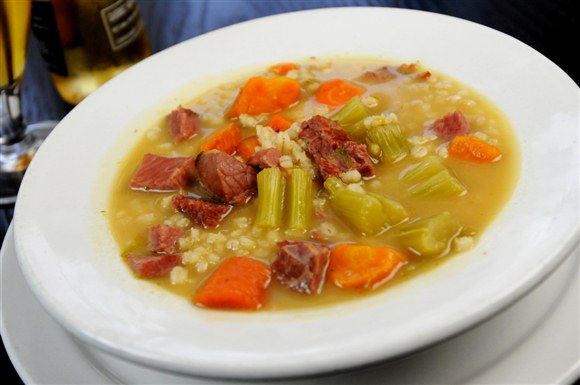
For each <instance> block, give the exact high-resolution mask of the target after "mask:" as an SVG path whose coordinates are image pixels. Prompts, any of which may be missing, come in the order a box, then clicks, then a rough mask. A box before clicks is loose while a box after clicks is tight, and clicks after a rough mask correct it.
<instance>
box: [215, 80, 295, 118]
mask: <svg viewBox="0 0 580 385" xmlns="http://www.w3.org/2000/svg"><path fill="white" fill-rule="evenodd" d="M300 92H301V89H300V83H298V81H296V80H294V79H290V78H287V77H284V76H277V77H273V78H265V77H253V78H250V79H249V80H248V81H247V82H246V84H245V85H244V86H243V87H242V89H241V90H240V92H239V93H238V96H237V97H236V100H235V101H234V103H233V105H232V106H231V108H230V110H229V111H228V113H227V116H228V118H236V117H238V116H239V115H240V114H249V115H259V114H264V113H271V112H276V111H279V110H283V109H285V108H288V107H289V106H291V105H292V104H294V103H296V102H297V101H298V99H299V98H300Z"/></svg>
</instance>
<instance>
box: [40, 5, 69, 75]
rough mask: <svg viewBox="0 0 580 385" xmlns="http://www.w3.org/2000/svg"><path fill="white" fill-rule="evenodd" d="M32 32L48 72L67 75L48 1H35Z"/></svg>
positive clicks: (51, 8) (51, 9)
mask: <svg viewBox="0 0 580 385" xmlns="http://www.w3.org/2000/svg"><path fill="white" fill-rule="evenodd" d="M31 27H32V33H33V34H34V36H35V37H36V39H37V40H38V43H39V45H40V54H41V55H42V58H43V59H44V62H45V63H46V65H47V67H48V69H49V71H50V72H53V73H55V74H57V75H60V76H67V75H68V71H67V68H66V62H65V60H64V51H63V49H62V45H61V43H60V37H59V35H58V28H57V25H56V18H55V16H54V9H53V7H52V3H51V2H50V1H35V2H33V4H32V14H31Z"/></svg>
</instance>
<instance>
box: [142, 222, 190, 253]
mask: <svg viewBox="0 0 580 385" xmlns="http://www.w3.org/2000/svg"><path fill="white" fill-rule="evenodd" d="M183 234H184V231H183V229H182V228H180V227H175V226H169V225H166V224H164V223H160V224H157V225H153V226H151V227H149V229H148V230H147V235H148V239H149V250H151V251H153V252H155V253H168V254H173V253H176V252H177V251H178V250H179V244H178V243H177V242H178V241H179V238H180V237H181V236H182V235H183Z"/></svg>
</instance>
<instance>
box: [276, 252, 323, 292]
mask: <svg viewBox="0 0 580 385" xmlns="http://www.w3.org/2000/svg"><path fill="white" fill-rule="evenodd" d="M278 246H279V249H278V258H277V259H276V260H275V261H274V263H273V264H272V270H273V272H274V276H275V277H276V278H277V279H278V281H279V282H280V283H282V284H283V285H286V286H288V287H290V289H292V290H294V291H296V292H298V293H304V294H320V292H321V291H322V286H323V285H324V277H325V276H326V269H327V268H328V264H329V261H330V248H329V247H328V246H326V245H323V244H319V243H313V242H300V241H281V242H278Z"/></svg>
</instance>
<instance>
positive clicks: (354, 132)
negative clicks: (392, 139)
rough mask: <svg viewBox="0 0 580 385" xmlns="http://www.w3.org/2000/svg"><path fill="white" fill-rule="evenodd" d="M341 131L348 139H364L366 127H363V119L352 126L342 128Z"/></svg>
mask: <svg viewBox="0 0 580 385" xmlns="http://www.w3.org/2000/svg"><path fill="white" fill-rule="evenodd" d="M343 130H344V131H345V132H346V134H347V135H348V136H349V138H351V139H353V140H359V139H364V137H365V135H366V133H367V127H366V126H365V123H364V119H363V120H359V121H358V122H356V123H355V124H353V125H352V126H345V127H343Z"/></svg>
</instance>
